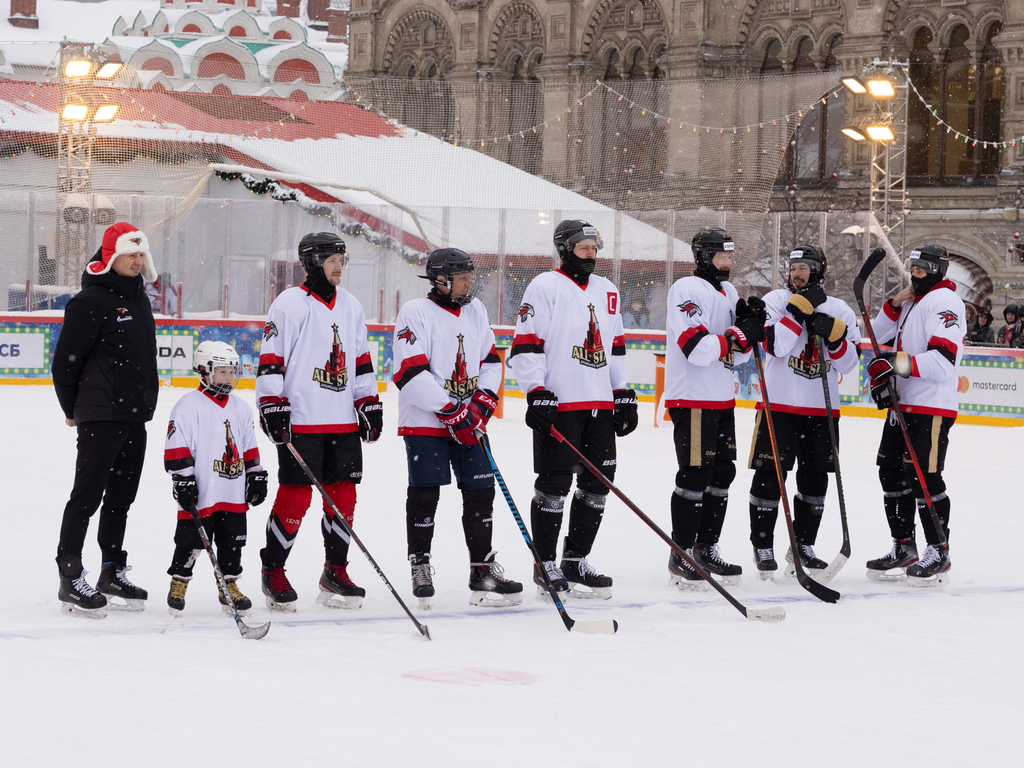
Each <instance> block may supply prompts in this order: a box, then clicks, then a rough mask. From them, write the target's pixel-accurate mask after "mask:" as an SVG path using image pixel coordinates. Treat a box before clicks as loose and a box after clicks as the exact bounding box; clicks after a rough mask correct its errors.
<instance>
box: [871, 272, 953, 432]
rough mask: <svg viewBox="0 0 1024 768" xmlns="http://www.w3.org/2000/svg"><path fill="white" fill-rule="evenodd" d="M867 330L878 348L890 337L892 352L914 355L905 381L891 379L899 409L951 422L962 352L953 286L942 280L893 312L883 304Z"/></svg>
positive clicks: (949, 281) (902, 379) (951, 283)
mask: <svg viewBox="0 0 1024 768" xmlns="http://www.w3.org/2000/svg"><path fill="white" fill-rule="evenodd" d="M872 327H873V328H874V330H875V338H876V339H878V343H879V344H886V343H889V342H891V341H892V340H893V339H895V342H896V343H895V345H894V349H896V350H897V351H903V352H906V353H907V354H908V355H911V356H912V357H913V361H912V368H911V373H910V377H909V378H906V379H904V378H900V377H899V376H896V377H895V378H893V381H894V382H895V384H896V392H897V394H898V396H899V399H900V410H901V411H904V412H905V413H925V414H930V415H932V416H949V417H951V418H954V419H955V418H956V415H957V406H958V404H959V402H958V401H959V398H958V397H957V387H958V384H959V376H958V374H957V368H959V367H960V360H961V359H962V358H963V354H964V336H965V335H966V333H967V323H966V321H965V320H964V303H963V301H962V300H961V299H960V297H959V296H957V295H956V283H954V282H952V281H951V280H943V281H942V282H940V283H939V284H938V285H936V286H935V287H934V288H932V289H931V290H930V291H928V293H926V294H925V295H924V296H920V297H918V298H916V299H913V300H911V301H905V302H903V303H902V304H901V305H900V308H899V310H894V309H893V308H892V305H891V304H890V303H889V302H888V301H887V302H885V304H883V305H882V311H881V312H879V313H878V316H877V317H876V318H875V321H874V323H873V324H872Z"/></svg>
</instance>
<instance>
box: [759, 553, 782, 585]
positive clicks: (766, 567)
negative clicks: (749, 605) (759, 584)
mask: <svg viewBox="0 0 1024 768" xmlns="http://www.w3.org/2000/svg"><path fill="white" fill-rule="evenodd" d="M754 565H756V566H757V576H758V578H760V579H761V581H775V574H776V573H777V572H778V570H779V564H778V563H777V562H775V550H774V549H772V548H771V547H765V548H758V547H754Z"/></svg>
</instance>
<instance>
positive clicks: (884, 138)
mask: <svg viewBox="0 0 1024 768" xmlns="http://www.w3.org/2000/svg"><path fill="white" fill-rule="evenodd" d="M867 131H868V137H869V138H870V139H871V140H872V141H880V142H882V143H883V144H886V143H888V142H890V141H894V140H895V139H896V134H895V133H893V132H892V128H890V127H889V126H888V125H869V126H868V127H867Z"/></svg>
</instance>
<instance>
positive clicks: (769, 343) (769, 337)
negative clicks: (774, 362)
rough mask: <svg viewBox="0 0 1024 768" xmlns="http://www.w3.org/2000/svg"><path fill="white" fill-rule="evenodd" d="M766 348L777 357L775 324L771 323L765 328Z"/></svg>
mask: <svg viewBox="0 0 1024 768" xmlns="http://www.w3.org/2000/svg"><path fill="white" fill-rule="evenodd" d="M764 348H765V349H766V350H768V354H769V355H771V356H772V357H775V326H774V325H771V326H768V327H767V328H765V330H764Z"/></svg>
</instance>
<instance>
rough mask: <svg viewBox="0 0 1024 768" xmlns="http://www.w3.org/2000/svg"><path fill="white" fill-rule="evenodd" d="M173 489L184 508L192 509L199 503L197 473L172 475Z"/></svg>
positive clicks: (175, 496)
mask: <svg viewBox="0 0 1024 768" xmlns="http://www.w3.org/2000/svg"><path fill="white" fill-rule="evenodd" d="M171 490H172V491H173V492H174V498H175V499H177V501H178V503H179V504H180V505H181V508H182V509H186V510H190V511H191V510H192V509H194V508H195V507H196V505H197V504H199V486H198V485H197V484H196V478H195V475H171Z"/></svg>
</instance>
